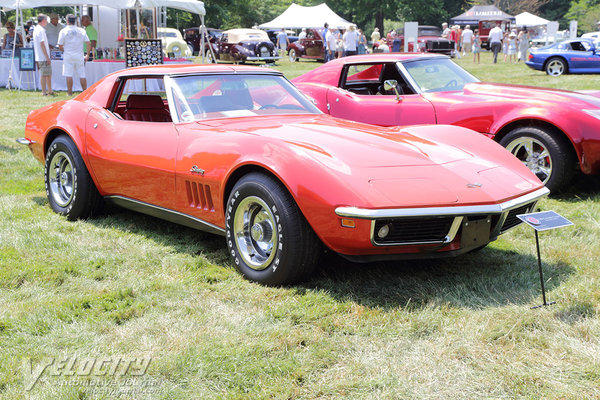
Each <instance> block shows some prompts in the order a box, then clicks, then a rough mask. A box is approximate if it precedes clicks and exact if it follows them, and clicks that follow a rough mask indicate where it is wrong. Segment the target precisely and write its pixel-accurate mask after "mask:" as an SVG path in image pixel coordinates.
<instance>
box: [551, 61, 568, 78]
mask: <svg viewBox="0 0 600 400" xmlns="http://www.w3.org/2000/svg"><path fill="white" fill-rule="evenodd" d="M566 72H567V63H566V62H565V60H563V59H562V58H558V57H554V58H551V59H550V60H548V63H547V64H546V73H547V74H548V75H551V76H560V75H562V74H564V73H566Z"/></svg>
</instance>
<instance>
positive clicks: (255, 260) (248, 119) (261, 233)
mask: <svg viewBox="0 0 600 400" xmlns="http://www.w3.org/2000/svg"><path fill="white" fill-rule="evenodd" d="M17 141H18V142H19V143H22V144H26V145H28V147H29V149H30V150H31V152H32V153H33V155H34V156H35V158H36V159H38V160H39V161H40V162H41V163H42V164H44V171H45V172H44V179H45V184H46V193H47V196H48V200H49V204H50V207H51V208H52V209H53V210H54V211H55V212H57V213H59V214H62V215H64V216H66V217H67V218H68V219H70V220H77V219H80V218H86V217H88V216H90V215H93V214H94V213H96V212H98V210H100V208H101V205H102V204H103V202H110V203H113V204H116V205H119V206H122V207H125V208H128V209H131V210H135V211H139V212H142V213H146V214H149V215H152V216H155V217H159V218H163V219H166V220H169V221H172V222H175V223H178V224H182V225H186V226H189V227H193V228H197V229H201V230H205V231H208V232H212V233H216V234H219V235H223V236H225V241H226V245H227V247H228V250H229V253H230V254H231V256H232V259H233V263H234V265H235V266H236V268H237V269H238V270H239V271H240V272H241V273H242V274H243V275H244V276H245V277H246V278H248V279H250V280H253V281H256V282H260V283H263V284H270V285H281V284H286V283H291V282H295V281H298V280H300V279H304V278H306V277H307V276H309V275H310V273H311V271H313V270H314V268H315V266H316V264H317V259H318V258H319V256H320V252H321V251H320V249H321V246H322V245H323V246H325V247H326V248H328V249H331V250H332V251H334V252H337V253H339V254H341V255H343V256H344V257H347V258H348V259H351V260H355V261H370V260H377V259H396V258H422V257H443V256H453V255H458V254H462V253H466V252H469V251H473V250H476V249H478V248H481V247H483V246H485V245H486V244H487V243H489V242H490V241H492V240H495V239H496V238H497V237H498V235H500V234H502V233H504V232H506V231H507V230H509V229H510V228H512V227H514V226H516V225H518V224H519V223H520V220H519V219H518V218H517V215H518V214H522V213H527V212H530V211H533V210H534V208H535V206H536V203H537V202H538V200H539V199H540V198H542V197H543V196H545V195H547V193H548V190H547V189H546V188H545V187H543V185H542V183H541V182H540V181H539V179H537V178H536V177H535V175H533V174H532V173H531V172H530V171H529V170H528V169H527V167H526V166H525V165H523V163H521V162H520V161H519V160H517V159H516V158H515V157H513V156H512V155H511V154H510V153H509V152H507V151H506V150H505V149H503V148H502V147H501V146H499V145H498V144H496V143H494V142H493V141H492V140H489V139H487V138H485V137H483V136H482V135H479V134H477V133H475V132H473V131H471V130H468V129H465V128H462V127H458V126H416V127H408V128H398V127H392V128H384V127H378V126H373V125H367V124H361V123H357V122H352V121H346V120H342V119H337V118H333V117H331V116H329V115H324V114H323V113H321V112H320V111H319V110H318V109H317V108H316V107H315V106H314V105H313V104H312V103H311V102H310V101H309V99H307V98H306V97H305V96H304V95H302V94H301V93H300V92H299V91H298V90H297V89H296V88H294V86H293V85H292V84H291V83H290V82H289V81H287V80H286V79H285V78H284V77H283V75H282V74H281V73H279V72H277V71H272V70H266V69H265V68H258V67H245V66H223V65H178V66H173V65H164V66H153V67H138V68H129V69H126V70H121V71H118V72H115V73H113V74H110V75H108V76H106V77H105V78H103V79H101V80H100V81H98V82H97V83H96V84H94V85H93V86H92V87H90V88H89V89H88V90H86V91H84V92H83V93H81V94H80V95H78V96H77V97H75V98H74V99H71V100H64V101H61V102H58V103H54V104H51V105H48V106H46V107H44V108H41V109H39V110H36V111H32V112H31V113H30V114H29V116H28V118H27V122H26V127H25V137H24V138H21V139H18V140H17Z"/></svg>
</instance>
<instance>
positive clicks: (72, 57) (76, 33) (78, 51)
mask: <svg viewBox="0 0 600 400" xmlns="http://www.w3.org/2000/svg"><path fill="white" fill-rule="evenodd" d="M76 22H77V17H76V16H75V15H73V14H69V15H67V27H66V28H65V29H63V30H62V31H60V34H59V35H58V46H59V48H60V49H61V50H62V51H63V76H65V77H66V78H67V93H68V94H69V96H71V95H72V94H73V73H74V72H77V75H78V76H79V82H80V83H81V89H82V90H85V89H87V80H86V78H85V62H86V61H87V58H88V54H89V53H90V48H91V45H90V39H89V38H88V36H87V34H86V33H85V30H84V29H83V28H79V27H77V26H75V23H76ZM84 43H85V44H86V47H87V51H86V52H85V56H84V54H83V45H84Z"/></svg>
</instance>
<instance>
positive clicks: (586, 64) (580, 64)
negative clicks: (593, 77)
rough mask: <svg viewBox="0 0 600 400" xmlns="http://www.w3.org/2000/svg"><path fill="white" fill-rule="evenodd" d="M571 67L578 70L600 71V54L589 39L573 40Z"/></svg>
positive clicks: (570, 57) (570, 56) (570, 58)
mask: <svg viewBox="0 0 600 400" xmlns="http://www.w3.org/2000/svg"><path fill="white" fill-rule="evenodd" d="M570 46H571V49H572V51H570V53H569V63H570V65H569V67H570V68H571V69H572V70H577V71H578V72H594V71H595V72H599V71H600V55H598V54H596V52H595V48H594V47H593V46H592V44H591V43H589V42H588V41H585V40H582V41H573V42H571V43H570Z"/></svg>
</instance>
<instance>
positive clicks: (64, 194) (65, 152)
mask: <svg viewBox="0 0 600 400" xmlns="http://www.w3.org/2000/svg"><path fill="white" fill-rule="evenodd" d="M44 181H45V184H46V195H47V196H48V201H49V202H50V207H52V209H53V210H54V211H55V212H57V213H58V214H62V215H64V216H66V217H67V218H68V219H69V220H72V221H73V220H76V219H79V218H87V217H90V216H92V215H94V214H96V213H98V212H99V211H100V209H101V207H102V198H101V197H100V194H99V193H98V190H96V186H95V185H94V181H92V178H91V177H90V174H89V172H88V170H87V168H86V166H85V163H84V162H83V159H82V158H81V155H80V154H79V150H78V149H77V146H75V144H74V143H73V141H72V140H71V139H70V138H69V137H68V136H66V135H61V136H58V137H57V138H56V139H54V141H53V142H52V144H51V145H50V147H49V148H48V152H47V153H46V163H45V166H44Z"/></svg>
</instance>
